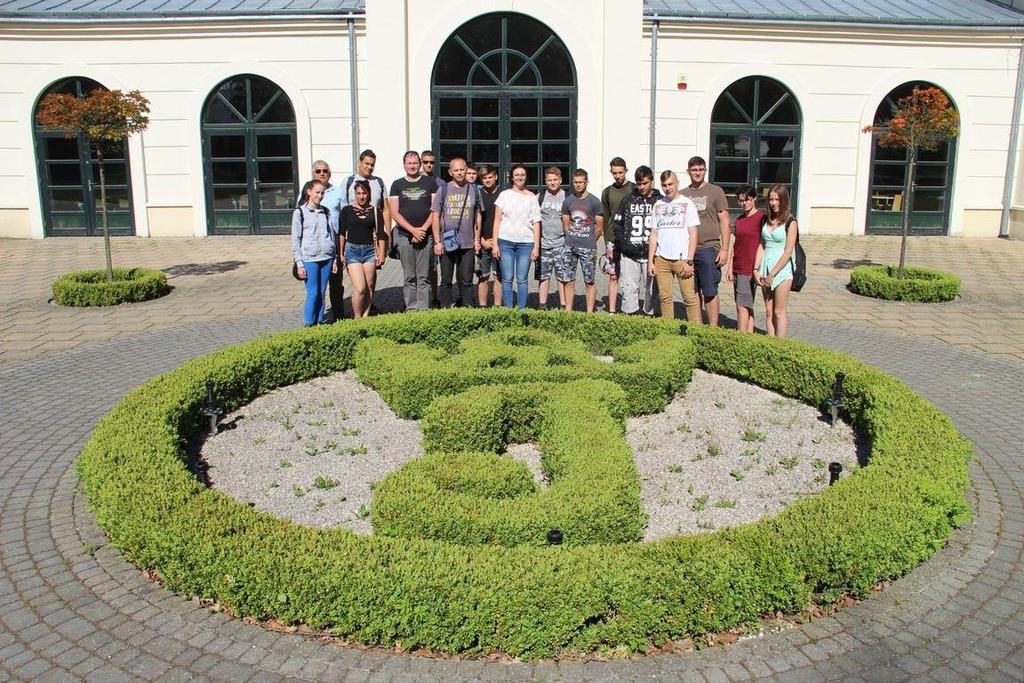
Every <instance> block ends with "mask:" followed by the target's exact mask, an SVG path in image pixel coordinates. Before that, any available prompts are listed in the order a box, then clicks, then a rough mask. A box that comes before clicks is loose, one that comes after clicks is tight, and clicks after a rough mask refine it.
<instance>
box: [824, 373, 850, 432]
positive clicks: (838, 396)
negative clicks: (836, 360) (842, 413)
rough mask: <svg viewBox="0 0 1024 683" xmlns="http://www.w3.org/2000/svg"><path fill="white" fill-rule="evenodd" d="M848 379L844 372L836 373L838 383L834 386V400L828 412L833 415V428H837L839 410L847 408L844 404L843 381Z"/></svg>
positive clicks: (831, 400) (831, 401) (830, 401)
mask: <svg viewBox="0 0 1024 683" xmlns="http://www.w3.org/2000/svg"><path fill="white" fill-rule="evenodd" d="M845 379H846V375H845V374H844V373H842V372H837V373H836V382H835V384H833V385H832V398H830V399H829V400H828V401H826V403H828V411H829V413H831V415H832V426H833V427H835V426H836V420H837V419H839V409H840V408H844V407H846V404H845V403H844V402H843V381H844V380H845Z"/></svg>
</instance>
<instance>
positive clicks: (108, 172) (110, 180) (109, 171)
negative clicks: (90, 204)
mask: <svg viewBox="0 0 1024 683" xmlns="http://www.w3.org/2000/svg"><path fill="white" fill-rule="evenodd" d="M103 175H105V176H106V180H107V189H108V190H109V189H110V186H111V185H121V186H122V187H123V186H125V185H127V184H128V167H127V166H125V163H124V162H123V161H113V162H111V161H108V162H106V163H104V164H103ZM92 181H93V182H94V183H95V184H96V187H95V188H94V192H95V193H96V196H97V197H99V194H100V185H99V183H100V166H99V164H92Z"/></svg>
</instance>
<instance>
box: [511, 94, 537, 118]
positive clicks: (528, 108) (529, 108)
mask: <svg viewBox="0 0 1024 683" xmlns="http://www.w3.org/2000/svg"><path fill="white" fill-rule="evenodd" d="M537 105H538V101H537V100H536V99H534V98H532V97H529V98H527V97H517V98H513V99H512V101H511V102H510V103H509V106H510V107H511V110H512V118H536V117H537V114H538V113H539V112H538V108H537Z"/></svg>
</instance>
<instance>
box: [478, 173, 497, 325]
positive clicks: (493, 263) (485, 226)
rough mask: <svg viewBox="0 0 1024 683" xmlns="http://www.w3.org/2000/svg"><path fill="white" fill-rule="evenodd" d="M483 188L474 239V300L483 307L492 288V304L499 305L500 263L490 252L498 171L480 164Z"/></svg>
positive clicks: (492, 246)
mask: <svg viewBox="0 0 1024 683" xmlns="http://www.w3.org/2000/svg"><path fill="white" fill-rule="evenodd" d="M477 170H478V172H479V175H480V181H481V183H483V188H481V190H480V206H481V207H482V208H483V216H482V217H481V221H480V238H479V239H478V240H476V244H475V245H474V246H475V247H476V253H477V260H476V263H477V266H476V277H477V283H476V300H477V303H478V304H479V305H480V306H481V307H483V306H486V305H487V290H488V288H490V289H493V290H494V305H495V306H501V263H500V262H499V261H498V260H497V259H495V258H494V255H493V254H491V249H493V248H494V202H496V201H497V200H498V195H499V194H500V193H501V190H500V189H498V171H497V170H496V169H495V168H494V167H493V166H487V165H481V166H480V168H479V169H477Z"/></svg>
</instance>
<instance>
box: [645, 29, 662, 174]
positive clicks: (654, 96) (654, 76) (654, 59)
mask: <svg viewBox="0 0 1024 683" xmlns="http://www.w3.org/2000/svg"><path fill="white" fill-rule="evenodd" d="M660 25H661V20H659V19H655V20H654V24H653V25H652V26H651V113H650V138H649V140H648V143H647V159H648V161H647V163H648V164H650V165H651V169H652V170H654V173H655V175H657V166H655V165H654V128H655V125H656V123H657V121H656V119H655V113H656V112H657V101H658V26H660Z"/></svg>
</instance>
